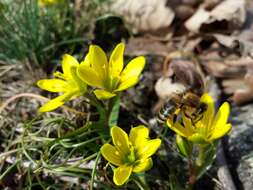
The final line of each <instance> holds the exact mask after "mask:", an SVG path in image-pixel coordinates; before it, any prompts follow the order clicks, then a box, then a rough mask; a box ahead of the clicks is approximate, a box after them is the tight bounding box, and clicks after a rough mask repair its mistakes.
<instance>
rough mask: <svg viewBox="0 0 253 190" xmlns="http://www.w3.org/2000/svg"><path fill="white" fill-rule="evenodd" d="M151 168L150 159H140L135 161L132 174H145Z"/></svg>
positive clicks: (151, 162)
mask: <svg viewBox="0 0 253 190" xmlns="http://www.w3.org/2000/svg"><path fill="white" fill-rule="evenodd" d="M152 166H153V161H152V159H151V158H148V159H141V160H138V161H137V163H136V165H135V166H134V168H133V172H135V173H139V172H145V171H147V170H149V169H150V168H152Z"/></svg>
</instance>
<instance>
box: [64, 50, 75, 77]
mask: <svg viewBox="0 0 253 190" xmlns="http://www.w3.org/2000/svg"><path fill="white" fill-rule="evenodd" d="M78 65H79V63H78V61H77V60H76V59H75V58H74V57H73V56H71V55H69V54H65V55H64V56H63V59H62V70H63V74H64V76H65V77H66V79H71V78H72V77H71V72H70V68H71V67H73V66H75V67H77V66H78Z"/></svg>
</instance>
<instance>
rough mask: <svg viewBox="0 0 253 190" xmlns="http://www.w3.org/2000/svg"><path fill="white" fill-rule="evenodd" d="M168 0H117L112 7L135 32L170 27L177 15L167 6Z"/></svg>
mask: <svg viewBox="0 0 253 190" xmlns="http://www.w3.org/2000/svg"><path fill="white" fill-rule="evenodd" d="M166 2H167V1H166V0H160V1H157V0H145V1H136V0H117V1H115V2H114V3H113V4H112V6H111V9H112V11H114V12H115V13H116V14H119V15H121V16H123V17H124V19H125V20H126V22H127V23H128V24H129V25H131V26H132V29H133V32H134V33H138V32H142V31H155V30H158V29H160V28H165V27H169V26H170V25H171V23H172V21H173V19H174V17H175V14H174V11H173V10H172V9H171V8H169V7H167V6H166Z"/></svg>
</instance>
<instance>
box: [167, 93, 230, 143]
mask: <svg viewBox="0 0 253 190" xmlns="http://www.w3.org/2000/svg"><path fill="white" fill-rule="evenodd" d="M201 102H204V103H205V104H207V110H206V111H205V112H204V113H203V116H202V118H201V119H200V120H199V121H197V122H196V123H192V121H191V119H189V118H188V117H186V116H185V115H183V116H182V119H183V123H180V121H176V122H175V123H174V124H173V121H171V120H167V125H168V126H169V127H170V128H171V129H172V130H173V131H175V132H176V133H177V134H178V135H180V136H183V137H185V138H187V139H188V140H190V141H193V142H196V143H211V142H212V141H214V140H216V139H219V138H221V137H223V136H224V135H225V134H227V133H228V132H229V131H230V129H231V127H232V125H231V124H230V123H227V120H228V117H229V112H230V108H229V104H228V103H227V102H224V103H223V104H222V105H221V106H220V108H219V110H218V112H217V114H216V115H215V105H214V100H213V98H212V97H211V96H210V95H208V94H207V93H206V94H204V95H203V96H202V97H201Z"/></svg>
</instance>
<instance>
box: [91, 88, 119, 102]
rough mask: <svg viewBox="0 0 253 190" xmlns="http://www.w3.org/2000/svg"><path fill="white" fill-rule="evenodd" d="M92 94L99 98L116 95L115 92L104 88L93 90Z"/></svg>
mask: <svg viewBox="0 0 253 190" xmlns="http://www.w3.org/2000/svg"><path fill="white" fill-rule="evenodd" d="M94 94H95V95H96V97H97V98H98V99H99V100H105V99H110V98H112V97H114V96H116V94H114V93H111V92H108V91H105V90H98V89H97V90H94Z"/></svg>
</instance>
